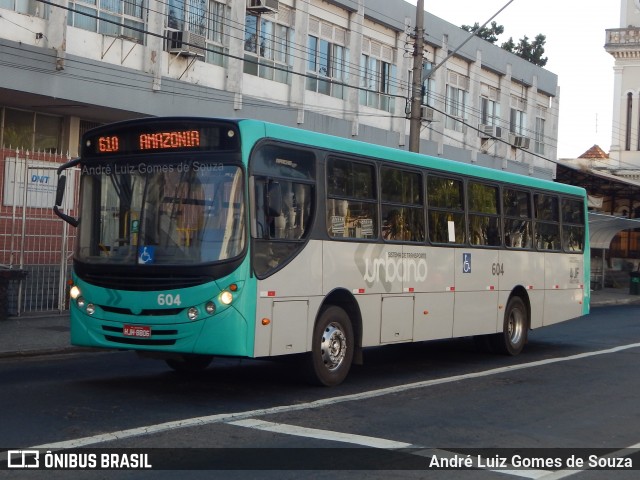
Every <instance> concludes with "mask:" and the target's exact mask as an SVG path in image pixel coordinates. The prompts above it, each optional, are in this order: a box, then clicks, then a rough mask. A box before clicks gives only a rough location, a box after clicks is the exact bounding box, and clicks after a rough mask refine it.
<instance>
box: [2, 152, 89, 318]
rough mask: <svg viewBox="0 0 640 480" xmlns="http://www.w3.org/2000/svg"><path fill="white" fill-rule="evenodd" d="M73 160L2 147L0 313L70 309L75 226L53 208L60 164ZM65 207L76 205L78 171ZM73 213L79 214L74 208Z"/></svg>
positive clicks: (67, 194) (49, 154)
mask: <svg viewBox="0 0 640 480" xmlns="http://www.w3.org/2000/svg"><path fill="white" fill-rule="evenodd" d="M68 160H69V158H68V157H67V156H64V155H58V154H52V153H41V152H38V153H34V152H31V153H30V152H29V151H20V150H11V149H6V148H5V149H0V185H2V192H1V193H2V204H1V205H0V283H2V285H0V289H1V288H5V289H6V292H7V294H6V297H5V298H6V305H2V306H0V308H2V310H4V312H0V314H9V315H21V314H23V313H37V312H51V311H56V310H57V311H61V310H65V309H66V308H67V300H68V297H67V291H66V290H67V279H68V275H69V272H70V266H71V264H70V262H71V252H72V247H73V242H74V240H75V230H74V229H70V228H69V225H68V224H67V223H66V222H63V221H62V220H60V219H59V218H58V217H57V216H56V215H55V214H54V213H53V210H52V207H53V203H54V200H55V193H56V186H57V173H56V170H57V168H58V166H59V165H60V164H62V163H64V162H66V161H68ZM68 177H70V178H68V180H67V185H69V186H68V187H67V193H66V195H65V202H66V205H65V206H63V208H64V210H65V211H69V209H70V206H75V205H77V192H78V188H77V181H78V178H77V175H75V176H74V175H73V173H72V174H71V175H68ZM72 214H74V212H73V211H72Z"/></svg>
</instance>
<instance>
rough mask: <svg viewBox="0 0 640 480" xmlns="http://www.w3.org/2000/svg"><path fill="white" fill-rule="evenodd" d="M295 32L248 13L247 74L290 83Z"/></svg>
mask: <svg viewBox="0 0 640 480" xmlns="http://www.w3.org/2000/svg"><path fill="white" fill-rule="evenodd" d="M292 45H293V29H292V28H290V27H288V26H287V25H283V24H281V23H275V22H272V21H270V20H267V19H265V18H263V17H259V16H256V15H250V14H248V15H247V17H246V20H245V35H244V51H245V55H244V59H245V62H244V73H248V74H250V75H255V76H258V77H262V78H266V79H267V80H273V81H275V82H280V83H286V84H289V83H290V80H291V70H292V66H293V55H292V51H291V49H292Z"/></svg>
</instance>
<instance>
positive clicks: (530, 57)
mask: <svg viewBox="0 0 640 480" xmlns="http://www.w3.org/2000/svg"><path fill="white" fill-rule="evenodd" d="M462 29H463V30H466V31H467V32H474V33H475V34H476V35H477V36H478V37H480V38H482V39H483V40H486V41H487V42H489V43H493V44H495V43H496V42H497V41H498V35H501V34H502V33H504V26H502V25H498V24H497V23H496V22H491V27H482V28H480V24H479V23H478V22H476V23H474V24H473V27H470V26H469V25H463V26H462ZM546 42H547V37H546V36H545V35H542V34H541V33H539V34H538V35H536V37H535V38H534V39H533V41H532V42H529V37H527V36H526V35H525V36H524V37H523V38H521V39H520V41H519V42H518V44H516V43H515V42H514V41H513V37H509V40H507V41H506V42H503V43H502V45H500V47H501V48H502V49H504V50H506V51H507V52H511V53H514V54H516V55H518V56H519V57H521V58H524V59H525V60H527V61H528V62H531V63H533V64H534V65H537V66H539V67H544V66H545V65H546V64H547V60H548V58H547V57H543V55H544V44H545V43H546Z"/></svg>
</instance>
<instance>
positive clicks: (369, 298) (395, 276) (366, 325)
mask: <svg viewBox="0 0 640 480" xmlns="http://www.w3.org/2000/svg"><path fill="white" fill-rule="evenodd" d="M323 252H324V256H323V277H322V292H323V295H325V296H326V295H328V294H330V293H331V291H333V290H335V289H338V288H342V289H345V290H347V291H349V292H351V293H352V294H353V295H355V298H356V301H357V302H358V306H359V308H360V314H361V316H362V329H363V332H362V346H372V345H380V335H381V329H382V323H381V322H382V320H381V318H382V294H400V293H402V265H401V264H402V246H400V245H381V244H378V243H355V242H324V247H323Z"/></svg>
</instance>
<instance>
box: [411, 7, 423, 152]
mask: <svg viewBox="0 0 640 480" xmlns="http://www.w3.org/2000/svg"><path fill="white" fill-rule="evenodd" d="M423 51H424V0H418V4H417V5H416V41H415V43H414V49H413V82H412V85H411V115H410V120H409V122H410V123H409V151H411V152H420V128H421V127H422V116H421V113H422V112H421V110H422V108H421V107H422V56H423Z"/></svg>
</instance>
